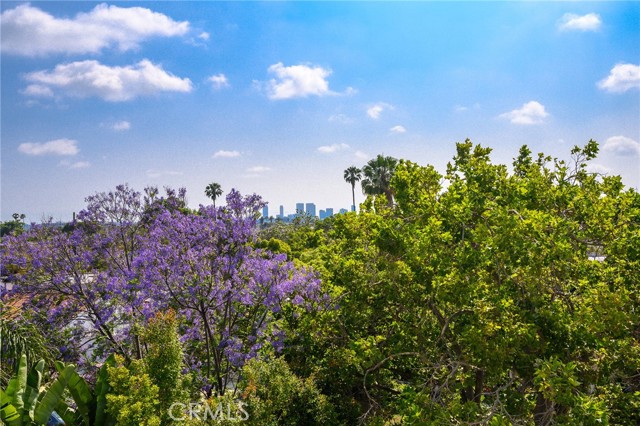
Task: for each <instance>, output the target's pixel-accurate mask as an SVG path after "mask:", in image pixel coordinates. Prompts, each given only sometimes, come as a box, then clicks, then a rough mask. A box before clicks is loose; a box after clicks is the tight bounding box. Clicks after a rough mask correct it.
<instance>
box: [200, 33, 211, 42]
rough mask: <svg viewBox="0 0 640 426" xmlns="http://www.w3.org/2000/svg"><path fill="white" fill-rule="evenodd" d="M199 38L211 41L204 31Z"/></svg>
mask: <svg viewBox="0 0 640 426" xmlns="http://www.w3.org/2000/svg"><path fill="white" fill-rule="evenodd" d="M198 38H199V39H201V40H204V41H207V40H209V33H208V32H206V31H203V32H201V33H200V34H199V35H198Z"/></svg>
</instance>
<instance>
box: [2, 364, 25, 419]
mask: <svg viewBox="0 0 640 426" xmlns="http://www.w3.org/2000/svg"><path fill="white" fill-rule="evenodd" d="M26 387H27V356H26V355H22V356H21V357H20V362H19V363H18V371H17V372H16V374H15V375H14V376H13V377H12V378H11V379H10V380H9V383H8V384H7V390H6V391H5V392H6V395H7V397H8V401H9V402H11V404H12V405H13V406H14V407H15V409H16V410H17V411H18V413H20V412H22V409H23V407H24V399H23V398H24V390H25V388H26Z"/></svg>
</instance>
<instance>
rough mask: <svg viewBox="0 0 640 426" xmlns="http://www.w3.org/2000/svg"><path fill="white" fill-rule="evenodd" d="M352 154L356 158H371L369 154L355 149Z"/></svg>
mask: <svg viewBox="0 0 640 426" xmlns="http://www.w3.org/2000/svg"><path fill="white" fill-rule="evenodd" d="M354 155H355V156H356V158H357V159H358V160H368V159H369V158H371V156H370V155H369V154H367V153H366V152H362V151H356V152H355V153H354Z"/></svg>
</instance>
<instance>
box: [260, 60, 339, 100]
mask: <svg viewBox="0 0 640 426" xmlns="http://www.w3.org/2000/svg"><path fill="white" fill-rule="evenodd" d="M268 71H269V73H270V74H274V75H275V76H276V78H274V79H271V80H270V81H269V83H268V84H267V96H269V98H270V99H291V98H305V97H307V96H326V95H331V94H334V93H333V92H332V91H331V90H329V82H328V81H327V80H326V78H327V77H328V76H329V75H331V70H329V69H325V68H322V67H319V66H309V65H292V66H290V67H285V66H284V65H283V64H282V62H278V63H277V64H273V65H271V66H270V67H269V69H268Z"/></svg>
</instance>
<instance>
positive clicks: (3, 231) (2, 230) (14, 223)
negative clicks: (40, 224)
mask: <svg viewBox="0 0 640 426" xmlns="http://www.w3.org/2000/svg"><path fill="white" fill-rule="evenodd" d="M11 216H12V217H13V220H8V221H6V222H2V223H0V237H2V236H3V235H7V234H14V233H18V234H19V233H21V232H22V231H23V230H24V219H25V218H26V217H27V216H25V215H24V214H19V213H14V214H13V215H11Z"/></svg>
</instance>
